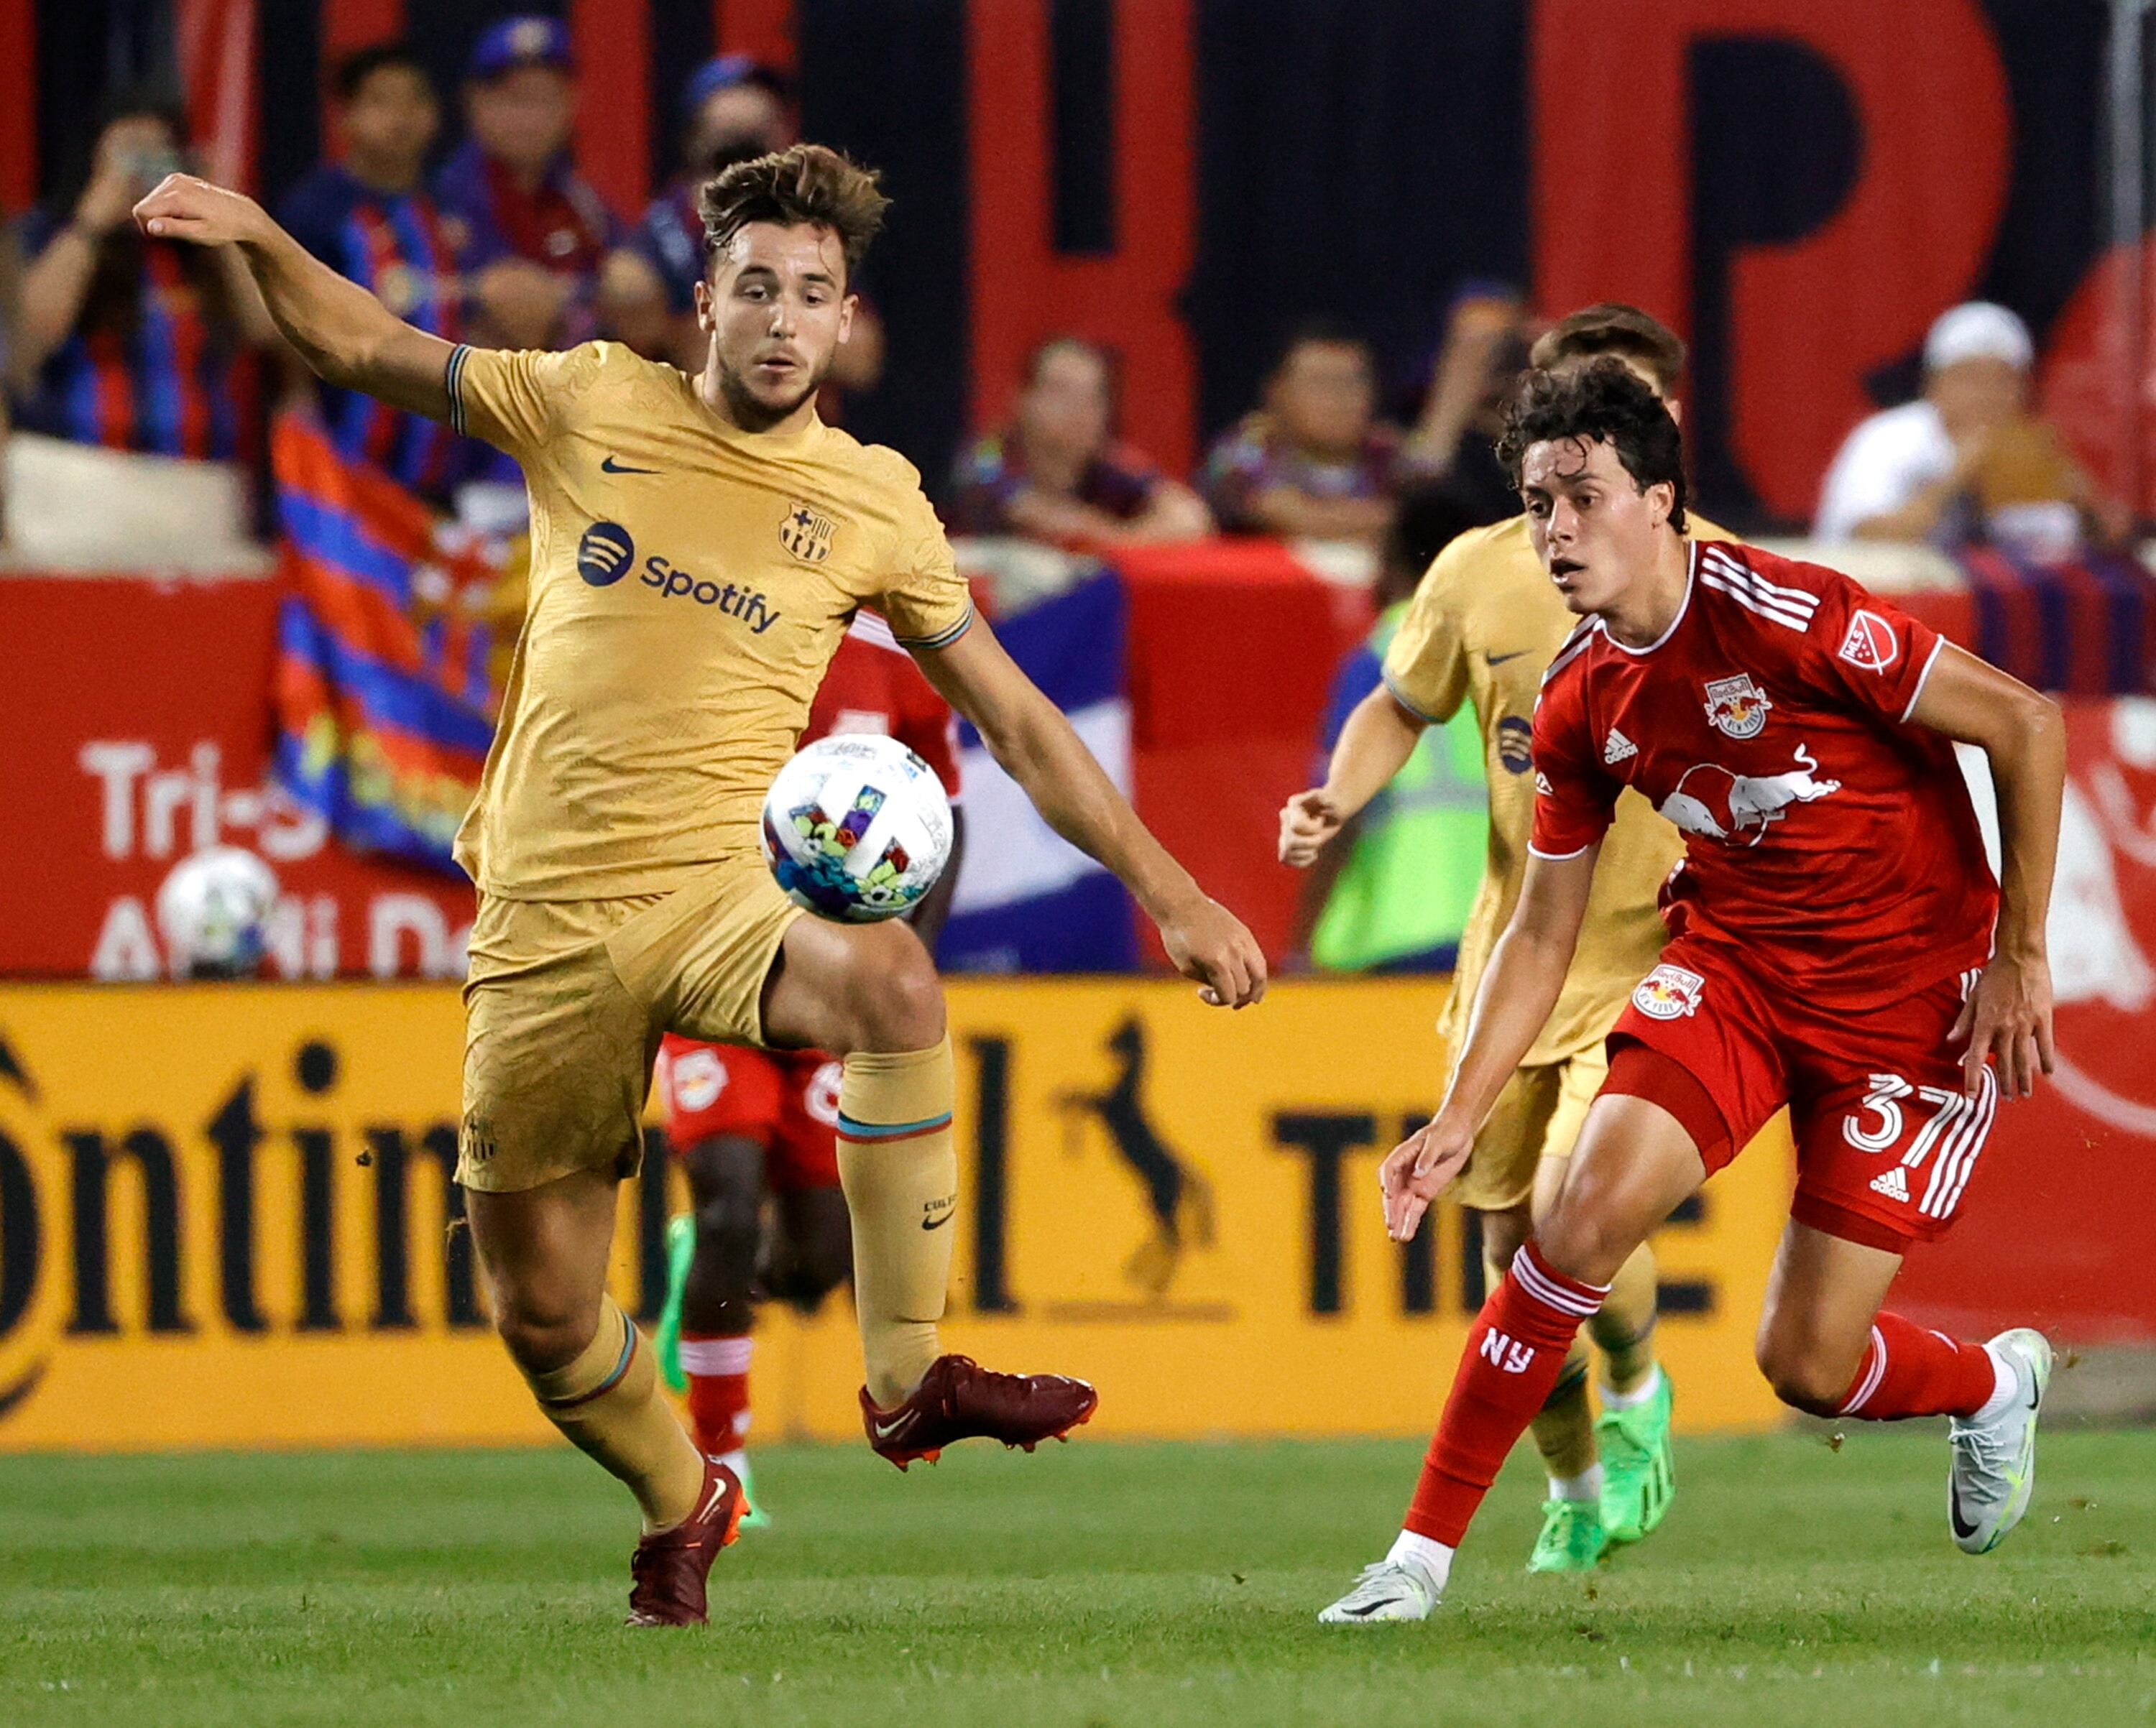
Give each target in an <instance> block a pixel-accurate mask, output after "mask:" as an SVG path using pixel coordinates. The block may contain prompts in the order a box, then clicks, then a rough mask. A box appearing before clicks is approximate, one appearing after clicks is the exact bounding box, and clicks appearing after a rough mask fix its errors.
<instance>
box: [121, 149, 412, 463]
mask: <svg viewBox="0 0 2156 1728" xmlns="http://www.w3.org/2000/svg"><path fill="white" fill-rule="evenodd" d="M135 220H136V223H138V224H139V225H140V226H141V229H142V231H143V233H146V234H150V235H152V236H154V237H156V238H158V239H161V240H186V241H188V242H190V243H192V244H195V245H198V246H234V247H237V248H238V249H239V255H240V257H241V258H242V259H244V261H245V263H246V265H247V268H248V270H249V274H252V275H253V277H254V282H255V285H256V286H257V287H259V289H260V290H262V299H263V303H264V305H266V306H267V307H268V308H269V315H270V317H271V318H272V319H273V320H275V322H276V326H277V328H278V329H279V331H281V332H282V333H283V335H284V337H285V341H288V342H290V344H291V345H292V346H293V347H294V348H295V349H297V350H298V351H299V354H300V358H301V359H302V360H304V361H306V362H307V364H308V365H309V366H310V367H312V368H313V369H314V371H315V372H316V374H317V375H318V376H320V377H323V378H326V380H328V381H329V382H331V383H332V384H336V385H339V386H341V387H345V388H347V389H352V390H363V391H365V392H367V394H368V395H369V396H375V397H380V398H381V399H382V401H384V402H386V403H389V404H390V405H391V406H392V407H393V408H409V409H411V410H413V412H414V413H421V414H430V415H432V416H433V417H434V418H435V419H437V420H446V419H448V418H449V388H448V386H447V384H446V383H445V382H444V380H445V378H446V377H447V376H448V372H449V355H450V352H451V348H450V345H449V343H447V342H445V341H443V340H442V339H441V338H440V337H439V336H429V335H428V334H427V333H426V331H422V330H414V329H413V327H412V326H410V325H408V324H407V323H405V322H404V321H403V320H402V319H400V318H399V317H398V316H397V315H396V314H395V313H393V312H392V311H391V310H389V308H388V307H387V306H385V305H382V302H381V301H380V300H377V299H376V298H375V297H374V296H373V295H371V294H369V293H368V292H367V290H365V289H364V288H362V287H361V286H360V285H358V284H357V282H350V281H347V280H346V279H345V278H343V277H342V276H340V275H339V274H337V273H336V271H335V270H333V269H331V268H330V267H329V266H328V265H327V264H324V263H322V262H321V260H320V259H317V258H316V257H314V256H313V255H312V254H310V253H309V252H308V251H307V249H306V248H305V247H304V246H302V245H300V243H299V242H298V241H297V240H295V239H294V238H292V237H291V236H290V234H288V233H285V230H284V229H283V228H280V227H279V226H278V225H277V224H276V223H275V222H274V221H272V220H271V219H270V218H269V213H267V212H266V211H264V209H263V208H262V207H261V206H260V205H259V204H258V203H255V202H254V199H252V198H250V197H246V196H244V194H242V193H239V192H229V191H227V190H226V189H225V188H224V187H221V186H213V185H212V184H210V182H208V181H207V180H199V179H197V178H196V177H194V176H193V175H192V174H167V176H166V177H164V179H162V181H160V182H158V183H157V187H156V189H155V190H154V191H152V192H151V193H150V195H149V196H148V197H146V198H144V199H143V200H142V202H141V203H139V204H137V205H136V207H135Z"/></svg>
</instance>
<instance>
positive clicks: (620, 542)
mask: <svg viewBox="0 0 2156 1728" xmlns="http://www.w3.org/2000/svg"><path fill="white" fill-rule="evenodd" d="M634 561H636V542H635V541H633V540H631V539H630V538H629V530H628V529H626V528H624V527H623V526H621V524H620V523H619V522H594V523H593V524H592V526H590V527H588V528H587V529H585V530H584V537H583V539H582V540H580V541H577V575H579V576H581V577H583V579H584V580H585V581H586V582H589V583H590V584H591V585H592V586H593V587H595V588H608V587H613V585H614V583H616V582H619V581H620V580H621V579H622V577H624V576H627V575H628V574H629V566H630V565H631V564H632V563H634Z"/></svg>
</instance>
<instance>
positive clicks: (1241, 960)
mask: <svg viewBox="0 0 2156 1728" xmlns="http://www.w3.org/2000/svg"><path fill="white" fill-rule="evenodd" d="M1160 939H1161V941H1162V943H1163V946H1165V947H1166V948H1167V950H1168V960H1169V961H1170V963H1171V964H1173V967H1175V969H1176V971H1178V972H1181V973H1182V974H1183V977H1186V978H1195V979H1196V980H1197V981H1198V982H1199V983H1200V984H1202V985H1203V986H1204V988H1203V989H1202V990H1200V991H1199V992H1198V995H1199V1000H1200V1001H1202V1002H1205V1003H1206V1004H1207V1005H1208V1006H1209V1007H1212V1008H1248V1007H1249V1006H1250V1004H1251V1003H1252V1002H1256V1001H1258V1000H1259V999H1260V997H1263V996H1264V995H1265V951H1264V950H1263V949H1261V948H1260V947H1259V946H1258V939H1257V938H1256V937H1255V936H1252V935H1251V934H1250V931H1247V930H1245V928H1244V927H1243V920H1241V919H1240V918H1238V917H1237V916H1236V915H1235V914H1234V913H1233V912H1231V911H1229V910H1228V909H1227V908H1226V907H1225V906H1224V905H1221V904H1220V903H1219V901H1218V900H1212V899H1209V898H1208V897H1207V896H1206V895H1202V894H1201V895H1198V896H1197V897H1196V898H1195V899H1194V900H1192V901H1191V902H1190V904H1189V905H1188V907H1187V908H1184V909H1183V910H1178V912H1176V913H1175V914H1174V915H1172V916H1170V917H1167V918H1163V919H1162V920H1160Z"/></svg>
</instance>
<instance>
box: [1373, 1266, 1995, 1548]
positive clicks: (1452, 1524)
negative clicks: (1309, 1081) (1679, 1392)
mask: <svg viewBox="0 0 2156 1728" xmlns="http://www.w3.org/2000/svg"><path fill="white" fill-rule="evenodd" d="M1606 1295H1609V1286H1608V1285H1607V1284H1600V1285H1598V1284H1582V1283H1581V1282H1580V1281H1579V1280H1578V1279H1576V1278H1568V1277H1566V1276H1565V1275H1564V1274H1563V1273H1562V1272H1556V1271H1553V1270H1552V1269H1550V1268H1549V1266H1548V1265H1547V1264H1544V1262H1543V1259H1542V1257H1541V1256H1540V1255H1539V1254H1537V1253H1536V1251H1535V1245H1534V1244H1533V1243H1532V1242H1531V1243H1528V1244H1527V1246H1526V1247H1524V1248H1522V1249H1521V1250H1520V1251H1519V1253H1518V1254H1516V1255H1514V1256H1513V1259H1512V1270H1511V1271H1509V1272H1507V1274H1505V1279H1504V1282H1503V1283H1501V1284H1499V1285H1498V1286H1497V1288H1496V1290H1495V1291H1494V1292H1493V1293H1492V1294H1491V1297H1490V1300H1488V1301H1486V1302H1485V1303H1484V1304H1483V1305H1482V1312H1481V1315H1479V1316H1477V1318H1476V1321H1475V1326H1474V1330H1473V1331H1471V1332H1469V1333H1468V1335H1467V1351H1466V1355H1464V1356H1462V1357H1461V1358H1460V1370H1459V1372H1457V1373H1456V1374H1455V1375H1454V1377H1453V1381H1452V1392H1451V1395H1450V1397H1447V1398H1446V1399H1445V1414H1444V1415H1443V1416H1441V1417H1440V1418H1438V1423H1437V1433H1436V1436H1435V1438H1433V1439H1432V1440H1431V1441H1430V1452H1429V1454H1428V1456H1426V1457H1425V1458H1424V1460H1423V1466H1422V1478H1421V1479H1420V1480H1419V1481H1418V1482H1417V1483H1416V1484H1415V1493H1414V1503H1413V1504H1412V1505H1409V1508H1408V1515H1407V1518H1406V1520H1405V1524H1406V1527H1407V1529H1408V1530H1409V1531H1412V1532H1414V1534H1415V1535H1416V1536H1427V1537H1429V1538H1430V1540H1431V1541H1437V1542H1443V1543H1444V1544H1445V1546H1447V1547H1450V1548H1456V1547H1458V1546H1460V1537H1461V1536H1464V1535H1465V1534H1466V1530H1467V1525H1468V1521H1469V1520H1471V1519H1472V1518H1473V1517H1474V1515H1475V1509H1476V1507H1477V1506H1479V1505H1481V1504H1482V1496H1483V1495H1484V1494H1485V1493H1486V1492H1487V1491H1488V1490H1489V1487H1490V1484H1491V1483H1492V1482H1494V1481H1495V1480H1496V1477H1497V1468H1498V1466H1499V1465H1501V1464H1503V1463H1504V1461H1505V1454H1507V1453H1508V1452H1510V1451H1511V1450H1512V1445H1513V1443H1514V1442H1515V1441H1517V1439H1518V1438H1520V1436H1521V1435H1522V1433H1526V1432H1527V1424H1528V1423H1529V1422H1531V1421H1532V1420H1533V1418H1534V1414H1535V1413H1536V1412H1537V1410H1539V1409H1541V1408H1543V1402H1545V1401H1546V1400H1547V1399H1548V1397H1549V1395H1550V1389H1551V1388H1552V1387H1554V1386H1555V1385H1556V1384H1557V1378H1558V1374H1559V1372H1562V1370H1563V1367H1564V1358H1565V1352H1566V1351H1568V1350H1570V1349H1571V1348H1572V1340H1573V1334H1575V1333H1576V1332H1578V1330H1579V1323H1580V1322H1581V1321H1582V1320H1585V1319H1587V1318H1588V1317H1589V1315H1592V1314H1593V1313H1594V1311H1595V1310H1597V1309H1599V1308H1600V1307H1601V1305H1602V1299H1603V1298H1604V1296H1606ZM1989 1390H1990V1386H1989V1382H1988V1381H1987V1382H1986V1383H1985V1392H1986V1393H1987V1395H1988V1394H1989Z"/></svg>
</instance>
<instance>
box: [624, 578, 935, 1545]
mask: <svg viewBox="0 0 2156 1728" xmlns="http://www.w3.org/2000/svg"><path fill="white" fill-rule="evenodd" d="M833 732H880V733H883V734H885V735H886V736H890V737H893V738H896V739H897V740H898V741H899V742H900V743H901V744H903V745H905V746H906V748H908V749H909V750H911V751H913V753H914V754H915V755H916V756H919V757H921V760H922V761H926V762H927V764H928V765H929V767H932V768H933V769H934V770H935V771H936V772H937V777H939V778H940V779H941V780H942V782H943V788H944V790H945V791H946V792H948V793H949V794H950V796H951V801H952V806H953V808H952V845H951V860H950V862H949V864H947V865H946V866H945V867H944V870H943V874H942V877H940V878H939V879H937V884H936V885H935V887H934V888H932V889H931V890H929V892H928V894H927V896H926V897H924V898H923V900H921V904H920V905H918V906H917V907H916V908H915V910H914V911H913V913H912V916H911V922H912V925H913V927H914V931H915V932H916V934H917V935H918V936H920V938H921V941H923V942H924V943H926V944H927V946H929V948H930V949H931V950H933V949H934V947H935V945H936V936H937V931H939V930H941V929H942V925H943V920H944V918H945V917H946V915H947V914H948V913H949V910H950V906H951V895H952V891H953V890H954V889H955V888H956V886H957V880H958V869H959V864H960V862H961V860H962V858H963V856H964V852H965V817H964V814H963V813H962V811H961V810H959V809H958V808H956V807H957V802H958V726H957V720H956V719H955V718H954V717H953V716H952V713H951V710H950V707H949V705H947V703H946V702H945V701H944V700H943V699H942V697H941V696H939V695H937V694H936V692H935V690H932V688H931V687H930V685H929V683H928V680H927V679H926V678H924V677H922V676H921V671H920V669H919V668H918V667H916V665H915V664H913V660H912V658H911V655H909V654H907V653H906V650H905V649H901V647H900V646H899V645H898V642H897V639H896V638H895V637H893V636H892V634H891V627H890V626H889V625H888V624H886V623H885V622H884V621H883V620H882V619H881V618H878V617H876V616H875V614H874V613H859V614H857V615H856V616H855V620H854V623H853V625H852V627H851V628H850V629H849V630H848V631H847V633H846V635H845V637H844V639H843V640H842V641H841V642H840V644H839V652H838V654H836V655H835V656H834V658H833V659H832V661H831V665H830V669H829V671H827V672H826V673H825V674H824V682H823V684H822V685H821V686H820V687H819V689H818V690H817V693H816V700H815V703H814V705H813V706H812V707H811V708H810V710H809V712H808V726H807V727H806V728H805V729H804V730H803V732H802V735H801V742H802V743H803V744H807V743H810V742H812V741H814V740H816V739H818V738H821V737H824V736H827V735H829V734H830V733H833ZM657 1079H658V1086H659V1095H660V1105H661V1108H662V1109H663V1110H665V1117H666V1141H667V1145H668V1146H669V1147H670V1148H671V1150H672V1151H673V1153H674V1156H675V1157H676V1158H677V1159H678V1160H680V1165H681V1169H682V1172H683V1173H684V1174H685V1176H686V1177H688V1179H689V1192H690V1198H691V1202H692V1204H691V1210H690V1212H689V1213H685V1215H683V1216H682V1217H680V1218H675V1220H674V1222H673V1224H672V1226H671V1227H670V1229H669V1232H668V1236H667V1246H668V1249H669V1254H668V1276H667V1285H666V1306H665V1312H664V1313H663V1314H662V1315H661V1316H660V1323H659V1329H658V1333H657V1339H656V1342H657V1345H658V1349H659V1353H660V1364H661V1371H662V1372H664V1373H665V1375H666V1377H667V1379H668V1380H669V1381H670V1382H671V1383H672V1385H673V1386H674V1387H675V1390H676V1391H677V1392H678V1391H686V1392H687V1393H688V1395H689V1418H690V1426H691V1427H692V1428H694V1429H695V1431H696V1445H697V1447H698V1449H700V1450H701V1451H702V1452H703V1453H704V1454H706V1455H707V1456H709V1457H712V1458H716V1459H719V1460H720V1461H721V1463H724V1464H727V1465H729V1466H730V1467H731V1469H733V1471H734V1474H736V1475H737V1476H739V1477H740V1478H741V1479H742V1482H743V1484H745V1485H747V1484H749V1483H750V1476H749V1469H748V1458H747V1451H746V1449H745V1446H746V1442H747V1435H748V1429H749V1361H750V1357H751V1356H752V1353H753V1351H754V1348H755V1340H754V1338H753V1336H752V1329H753V1327H754V1325H755V1317H756V1315H755V1301H756V1298H757V1295H764V1296H768V1297H773V1298H775V1299H776V1300H779V1301H783V1302H789V1303H791V1304H793V1305H794V1306H795V1307H797V1308H798V1309H800V1310H802V1311H803V1313H813V1312H814V1310H815V1309H816V1308H817V1306H818V1305H819V1304H820V1303H821V1302H822V1301H823V1300H824V1297H825V1296H826V1295H829V1293H830V1291H831V1290H832V1289H833V1288H834V1286H836V1285H837V1284H839V1282H840V1280H842V1279H844V1278H845V1277H846V1275H847V1274H848V1273H849V1272H850V1270H851V1269H852V1265H853V1237H852V1232H851V1225H850V1222H849V1218H848V1215H847V1212H846V1197H845V1195H844V1192H842V1191H841V1189H840V1187H839V1147H838V1137H837V1136H838V1126H839V1063H838V1061H837V1059H835V1058H834V1057H832V1056H831V1055H830V1054H829V1053H828V1052H826V1051H823V1050H752V1049H747V1048H745V1047H743V1046H741V1045H737V1044H714V1043H700V1042H699V1041H697V1040H696V1039H694V1038H682V1037H680V1036H679V1035H677V1034H675V1033H668V1034H667V1036H666V1038H665V1042H664V1043H661V1045H660V1051H659V1066H658V1070H657ZM767 1195H768V1196H769V1197H770V1200H771V1202H772V1209H773V1218H772V1228H771V1229H770V1230H769V1232H768V1233H767V1232H766V1229H765V1228H764V1202H765V1197H766V1196H767ZM750 1501H751V1510H750V1511H749V1513H748V1514H747V1515H746V1516H745V1517H744V1518H743V1520H742V1524H743V1526H744V1527H745V1528H753V1527H756V1526H757V1525H762V1524H763V1523H764V1522H766V1519H765V1515H764V1514H763V1512H762V1510H761V1507H760V1505H758V1503H757V1500H756V1498H755V1495H754V1491H753V1488H752V1487H751V1488H750Z"/></svg>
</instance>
